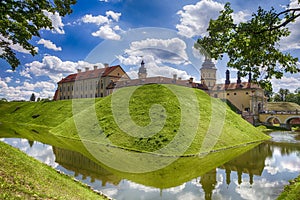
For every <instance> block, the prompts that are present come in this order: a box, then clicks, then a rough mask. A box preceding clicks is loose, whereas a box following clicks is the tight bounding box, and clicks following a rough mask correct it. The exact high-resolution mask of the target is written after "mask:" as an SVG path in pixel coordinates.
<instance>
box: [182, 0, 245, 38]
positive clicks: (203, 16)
mask: <svg viewBox="0 0 300 200" xmlns="http://www.w3.org/2000/svg"><path fill="white" fill-rule="evenodd" d="M223 9H224V4H221V3H219V2H216V1H212V0H201V1H199V2H198V3H196V4H194V5H186V6H184V7H183V8H182V10H180V11H179V12H178V13H177V14H178V15H179V16H180V24H177V25H176V28H177V29H178V32H179V34H181V35H183V36H186V37H188V38H191V37H194V36H205V35H206V34H207V28H208V25H209V21H210V20H211V19H217V17H218V16H219V15H220V11H221V10H223ZM249 16H250V14H249V13H247V12H246V11H238V12H237V13H233V14H232V18H233V20H234V23H240V22H243V21H246V20H247V18H248V17H249Z"/></svg>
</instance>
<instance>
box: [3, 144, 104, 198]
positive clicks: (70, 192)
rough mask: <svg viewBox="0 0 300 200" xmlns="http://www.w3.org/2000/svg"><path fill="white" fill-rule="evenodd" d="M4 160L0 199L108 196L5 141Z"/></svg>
mask: <svg viewBox="0 0 300 200" xmlns="http://www.w3.org/2000/svg"><path fill="white" fill-rule="evenodd" d="M0 161H1V167H0V191H1V192H0V199H106V198H105V197H104V196H101V195H99V194H97V193H95V192H93V191H92V190H91V189H90V188H88V187H87V186H85V185H83V184H81V183H79V182H76V181H74V179H72V178H71V177H69V176H66V175H62V174H59V173H58V172H56V171H55V170H54V169H52V168H51V167H50V166H47V165H45V164H43V163H40V162H39V161H37V160H35V159H33V158H31V157H29V156H27V155H26V154H25V153H23V152H21V151H19V150H17V149H15V148H13V147H11V146H9V145H7V144H5V143H3V142H0Z"/></svg>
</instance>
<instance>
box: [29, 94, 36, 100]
mask: <svg viewBox="0 0 300 200" xmlns="http://www.w3.org/2000/svg"><path fill="white" fill-rule="evenodd" d="M30 101H35V94H34V93H32V94H31V96H30Z"/></svg>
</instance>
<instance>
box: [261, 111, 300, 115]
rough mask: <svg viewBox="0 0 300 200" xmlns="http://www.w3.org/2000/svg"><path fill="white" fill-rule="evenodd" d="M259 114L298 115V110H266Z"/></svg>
mask: <svg viewBox="0 0 300 200" xmlns="http://www.w3.org/2000/svg"><path fill="white" fill-rule="evenodd" d="M260 114H274V115H275V114H279V115H299V114H300V110H294V111H274V110H266V111H262V112H260Z"/></svg>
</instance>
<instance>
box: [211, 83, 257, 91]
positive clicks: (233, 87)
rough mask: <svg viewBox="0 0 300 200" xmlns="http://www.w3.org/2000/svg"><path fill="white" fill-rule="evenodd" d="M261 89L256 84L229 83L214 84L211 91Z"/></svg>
mask: <svg viewBox="0 0 300 200" xmlns="http://www.w3.org/2000/svg"><path fill="white" fill-rule="evenodd" d="M260 88H261V87H260V86H259V85H258V84H256V83H249V82H243V83H239V84H238V83H230V84H216V85H215V86H214V87H213V88H212V90H236V89H260Z"/></svg>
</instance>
